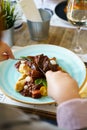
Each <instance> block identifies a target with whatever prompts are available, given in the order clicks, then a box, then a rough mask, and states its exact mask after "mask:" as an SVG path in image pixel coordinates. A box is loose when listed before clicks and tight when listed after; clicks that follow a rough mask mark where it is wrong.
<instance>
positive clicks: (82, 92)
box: [79, 69, 87, 98]
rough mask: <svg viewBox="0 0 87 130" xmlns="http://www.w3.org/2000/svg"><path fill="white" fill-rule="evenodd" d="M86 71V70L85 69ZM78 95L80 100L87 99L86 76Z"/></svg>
mask: <svg viewBox="0 0 87 130" xmlns="http://www.w3.org/2000/svg"><path fill="white" fill-rule="evenodd" d="M86 71H87V69H86ZM79 94H80V96H81V98H87V76H86V81H85V84H84V85H83V87H82V88H81V89H80V90H79Z"/></svg>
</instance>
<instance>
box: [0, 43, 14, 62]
mask: <svg viewBox="0 0 87 130" xmlns="http://www.w3.org/2000/svg"><path fill="white" fill-rule="evenodd" d="M9 58H11V59H13V58H14V55H13V53H12V51H11V49H10V47H9V46H8V45H7V44H6V43H4V42H1V41H0V61H3V60H7V59H9Z"/></svg>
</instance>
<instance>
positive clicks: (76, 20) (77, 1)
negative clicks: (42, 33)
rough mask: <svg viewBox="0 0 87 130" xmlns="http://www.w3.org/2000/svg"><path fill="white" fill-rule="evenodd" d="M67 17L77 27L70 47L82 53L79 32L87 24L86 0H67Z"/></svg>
mask: <svg viewBox="0 0 87 130" xmlns="http://www.w3.org/2000/svg"><path fill="white" fill-rule="evenodd" d="M67 19H68V20H69V21H70V22H71V24H73V25H74V26H76V27H77V34H76V42H75V46H74V47H72V48H71V50H72V51H74V52H75V53H78V54H81V53H83V51H84V50H83V48H82V47H81V45H80V44H79V34H80V30H81V28H82V27H83V26H87V0H68V3H67Z"/></svg>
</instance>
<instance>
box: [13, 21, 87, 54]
mask: <svg viewBox="0 0 87 130" xmlns="http://www.w3.org/2000/svg"><path fill="white" fill-rule="evenodd" d="M75 32H76V30H75V29H71V28H64V27H57V26H50V29H49V37H48V38H47V39H46V40H42V41H33V40H31V38H30V35H29V27H28V25H27V23H26V22H24V23H23V25H22V27H21V28H20V29H18V30H15V31H14V45H16V46H22V47H23V46H27V45H33V44H42V43H44V44H52V45H58V46H62V47H65V48H68V49H70V47H71V46H74V44H75V38H76V33H75ZM79 44H81V46H82V47H83V48H84V54H86V53H87V30H82V31H81V33H80V37H79Z"/></svg>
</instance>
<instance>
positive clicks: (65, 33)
mask: <svg viewBox="0 0 87 130" xmlns="http://www.w3.org/2000/svg"><path fill="white" fill-rule="evenodd" d="M50 1H51V2H53V1H54V3H55V2H57V0H50ZM53 17H54V16H53ZM53 21H54V19H52V22H53ZM56 21H57V19H56ZM63 25H64V24H63ZM75 36H76V35H75V29H73V28H66V27H65V26H63V27H61V26H55V25H53V24H50V30H49V37H48V38H47V39H46V40H42V41H40V42H39V41H33V40H31V38H30V35H29V28H28V25H27V23H26V22H25V21H24V22H23V24H22V26H21V27H20V28H18V29H15V30H14V46H20V47H24V46H27V45H33V44H43V43H44V44H52V45H57V46H62V47H65V48H68V49H69V48H70V46H71V45H74V44H75ZM79 43H80V44H81V46H82V47H84V54H87V31H86V30H82V31H81V33H80V38H79ZM86 65H87V64H86ZM55 105H56V104H55ZM15 107H18V108H19V109H22V110H23V111H24V112H26V113H33V114H38V115H39V116H42V117H45V118H50V119H52V120H56V113H55V112H51V111H50V112H48V111H44V110H42V109H41V110H40V109H37V107H36V108H31V107H30V108H28V107H23V106H22V107H21V106H15ZM50 107H51V106H50Z"/></svg>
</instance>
